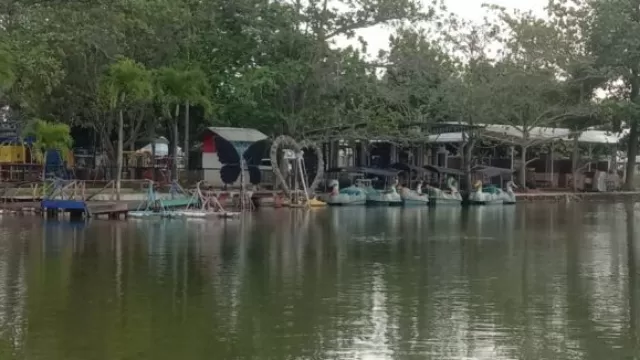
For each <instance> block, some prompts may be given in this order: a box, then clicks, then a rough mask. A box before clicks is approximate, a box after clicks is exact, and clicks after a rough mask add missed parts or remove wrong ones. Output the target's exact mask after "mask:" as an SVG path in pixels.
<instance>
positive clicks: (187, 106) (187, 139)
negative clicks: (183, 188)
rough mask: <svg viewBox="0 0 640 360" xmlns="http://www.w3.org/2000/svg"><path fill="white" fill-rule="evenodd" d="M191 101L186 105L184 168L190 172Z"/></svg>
mask: <svg viewBox="0 0 640 360" xmlns="http://www.w3.org/2000/svg"><path fill="white" fill-rule="evenodd" d="M189 149H190V146H189V101H187V102H186V103H185V105H184V148H183V149H182V151H183V152H184V155H185V157H184V168H185V169H186V170H189Z"/></svg>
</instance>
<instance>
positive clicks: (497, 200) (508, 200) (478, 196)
mask: <svg viewBox="0 0 640 360" xmlns="http://www.w3.org/2000/svg"><path fill="white" fill-rule="evenodd" d="M506 188H507V189H506V191H505V190H502V189H500V188H497V187H495V186H487V187H483V186H482V182H481V181H477V182H476V183H475V184H474V191H473V192H471V194H470V195H469V203H471V204H472V205H514V204H515V203H516V195H515V193H514V191H513V189H514V188H517V186H516V185H515V184H514V183H513V181H509V182H507V185H506Z"/></svg>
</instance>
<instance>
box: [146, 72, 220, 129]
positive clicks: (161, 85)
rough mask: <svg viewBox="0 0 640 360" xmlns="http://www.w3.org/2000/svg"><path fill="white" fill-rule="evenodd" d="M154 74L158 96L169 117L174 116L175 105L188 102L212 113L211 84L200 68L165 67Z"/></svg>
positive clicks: (206, 112) (205, 111)
mask: <svg viewBox="0 0 640 360" xmlns="http://www.w3.org/2000/svg"><path fill="white" fill-rule="evenodd" d="M154 75H155V76H154V81H155V89H156V97H157V99H158V101H159V103H160V104H161V106H162V109H163V113H164V114H165V116H166V117H167V118H172V115H171V110H172V108H173V107H175V106H176V105H181V104H184V103H186V102H189V103H190V104H192V105H199V106H201V107H202V108H203V109H204V113H205V114H210V113H211V111H212V109H213V106H212V104H211V101H210V100H209V96H210V95H209V92H210V90H209V84H208V82H207V80H206V76H205V74H204V73H203V72H202V71H201V70H200V69H187V70H179V69H176V68H170V67H163V68H161V69H159V70H157V71H156V72H155V74H154Z"/></svg>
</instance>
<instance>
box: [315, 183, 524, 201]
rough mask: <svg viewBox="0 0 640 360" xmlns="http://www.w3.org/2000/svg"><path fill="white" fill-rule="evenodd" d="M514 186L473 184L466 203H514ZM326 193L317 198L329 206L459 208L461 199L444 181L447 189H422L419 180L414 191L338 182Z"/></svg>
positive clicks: (456, 190) (395, 184) (454, 185)
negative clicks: (345, 184) (444, 206)
mask: <svg viewBox="0 0 640 360" xmlns="http://www.w3.org/2000/svg"><path fill="white" fill-rule="evenodd" d="M515 187H516V186H515V184H514V183H513V182H512V181H509V182H508V183H507V185H506V188H505V189H504V190H503V189H500V188H498V187H495V186H483V185H482V182H476V183H475V184H474V187H473V191H472V192H471V193H470V194H469V203H470V204H474V205H506V204H515V203H516V196H515V193H514V191H513V189H514V188H515ZM329 188H330V192H329V193H328V194H325V195H324V196H323V197H322V198H321V199H322V201H324V202H326V203H327V204H328V205H333V206H352V205H369V206H425V205H429V204H431V205H436V204H437V205H460V204H462V201H463V198H462V195H461V194H460V192H459V191H458V189H457V186H456V183H455V180H454V179H453V178H449V179H448V180H447V190H442V189H439V188H436V187H433V186H428V185H427V186H426V191H424V190H425V189H424V188H423V182H422V181H419V182H418V183H417V185H416V187H415V189H410V188H408V187H403V186H399V185H398V181H397V180H395V181H394V183H393V185H392V186H390V187H388V188H386V189H382V190H381V189H375V188H374V187H373V186H372V183H371V180H368V179H358V180H356V182H355V184H353V185H351V186H349V187H346V188H343V189H340V186H339V182H338V180H331V182H330V183H329Z"/></svg>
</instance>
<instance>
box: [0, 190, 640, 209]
mask: <svg viewBox="0 0 640 360" xmlns="http://www.w3.org/2000/svg"><path fill="white" fill-rule="evenodd" d="M221 193H223V194H225V195H227V196H226V197H225V198H226V200H227V201H224V200H223V206H228V205H229V202H230V201H229V200H231V197H232V196H229V195H232V194H235V193H237V192H235V191H225V192H221ZM275 194H276V193H275V192H274V193H271V194H270V195H267V194H265V193H262V194H260V196H259V201H260V206H259V208H261V207H264V208H277V206H275V204H276V202H275ZM127 195H128V196H124V197H125V199H123V200H120V201H117V200H111V199H104V200H97V199H96V200H90V201H87V202H86V203H87V205H88V206H89V205H91V206H101V205H107V204H111V205H114V206H118V207H120V208H121V209H122V207H124V206H126V208H128V209H129V210H133V209H135V208H136V207H137V205H138V204H139V203H140V201H142V198H143V197H144V196H145V194H144V193H129V194H127ZM163 195H165V194H163ZM169 196H170V195H169V194H166V195H165V196H160V198H165V197H167V198H168V197H169ZM516 199H517V201H518V202H520V203H534V202H537V203H545V202H546V203H559V202H627V201H634V202H638V201H640V191H618V192H579V193H574V192H529V193H516ZM1 200H2V202H0V214H40V213H41V209H40V201H39V199H33V198H32V197H25V196H16V197H2V198H1ZM34 200H35V201H34ZM121 211H122V210H121Z"/></svg>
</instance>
